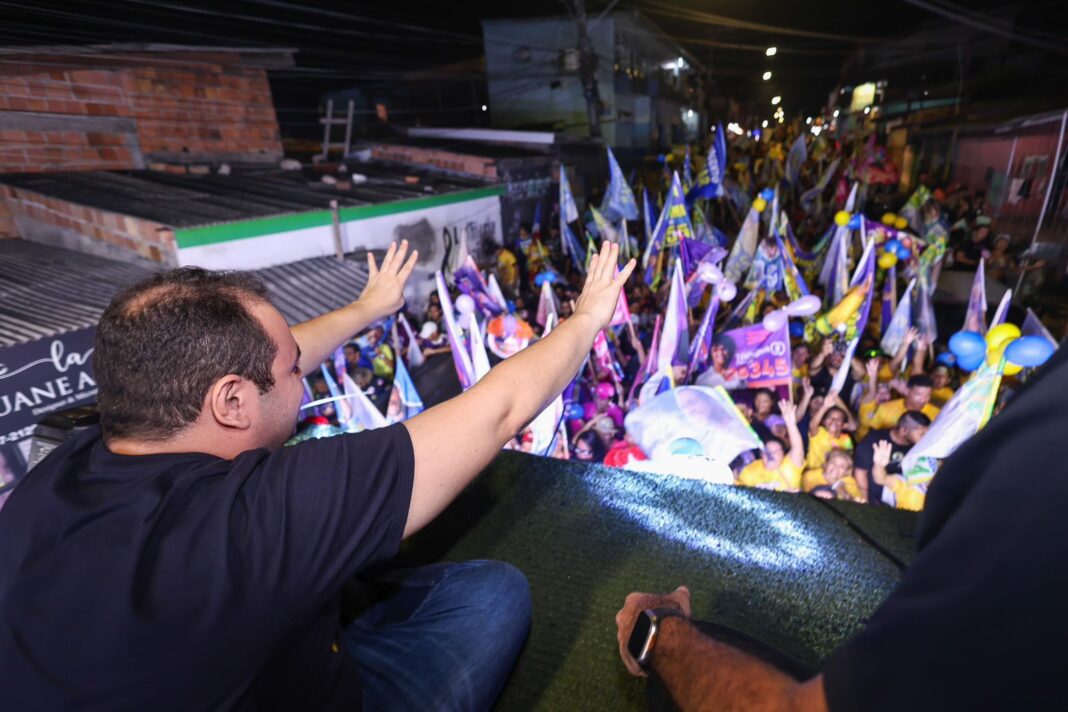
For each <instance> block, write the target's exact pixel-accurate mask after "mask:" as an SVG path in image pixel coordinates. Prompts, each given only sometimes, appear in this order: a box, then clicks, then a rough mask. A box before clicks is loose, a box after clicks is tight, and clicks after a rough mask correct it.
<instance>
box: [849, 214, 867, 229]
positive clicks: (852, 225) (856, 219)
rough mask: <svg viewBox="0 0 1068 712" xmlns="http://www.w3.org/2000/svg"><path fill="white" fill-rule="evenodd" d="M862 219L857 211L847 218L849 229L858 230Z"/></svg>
mask: <svg viewBox="0 0 1068 712" xmlns="http://www.w3.org/2000/svg"><path fill="white" fill-rule="evenodd" d="M863 219H864V218H863V217H862V216H861V215H860V214H859V213H858V214H856V215H854V216H853V217H851V218H849V229H850V230H859V229H860V226H861V224H862V223H861V221H862V220H863Z"/></svg>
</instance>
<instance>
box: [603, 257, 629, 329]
mask: <svg viewBox="0 0 1068 712" xmlns="http://www.w3.org/2000/svg"><path fill="white" fill-rule="evenodd" d="M616 274H619V267H616ZM629 323H630V304H629V303H628V302H627V290H626V289H621V290H619V299H617V300H616V310H615V311H614V312H613V313H612V321H610V322H608V325H609V326H624V325H626V324H629Z"/></svg>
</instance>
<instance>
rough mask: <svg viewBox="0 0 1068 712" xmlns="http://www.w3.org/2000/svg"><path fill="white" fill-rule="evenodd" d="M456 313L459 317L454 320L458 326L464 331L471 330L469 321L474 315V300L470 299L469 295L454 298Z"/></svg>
mask: <svg viewBox="0 0 1068 712" xmlns="http://www.w3.org/2000/svg"><path fill="white" fill-rule="evenodd" d="M454 306H455V307H456V311H457V313H458V314H459V315H460V316H459V318H458V319H457V320H456V321H457V322H458V323H459V324H460V326H461V327H462V328H464V329H470V328H471V320H472V318H473V315H474V313H475V300H474V299H472V298H471V295H469V294H461V295H460V296H458V297H456V302H455V304H454Z"/></svg>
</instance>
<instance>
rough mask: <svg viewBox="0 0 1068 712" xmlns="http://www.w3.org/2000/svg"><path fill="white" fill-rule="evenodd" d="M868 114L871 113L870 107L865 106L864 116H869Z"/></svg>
mask: <svg viewBox="0 0 1068 712" xmlns="http://www.w3.org/2000/svg"><path fill="white" fill-rule="evenodd" d="M870 113H871V107H870V106H865V107H864V114H865V115H867V114H870Z"/></svg>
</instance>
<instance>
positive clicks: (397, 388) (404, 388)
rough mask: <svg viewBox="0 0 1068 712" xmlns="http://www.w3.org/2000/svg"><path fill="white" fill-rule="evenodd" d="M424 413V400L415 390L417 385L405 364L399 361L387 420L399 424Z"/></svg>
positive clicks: (394, 376)
mask: <svg viewBox="0 0 1068 712" xmlns="http://www.w3.org/2000/svg"><path fill="white" fill-rule="evenodd" d="M422 412H423V399H422V398H420V397H419V392H418V391H417V390H415V383H414V382H413V381H412V377H411V375H409V374H408V369H407V368H406V367H405V365H404V362H403V361H401V360H400V359H397V370H396V371H395V372H394V374H393V392H392V393H391V394H390V397H389V410H388V411H387V413H386V419H387V420H389V422H391V423H399V422H400V421H402V420H408V418H414V417H415V416H417V415H419V414H420V413H422Z"/></svg>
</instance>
